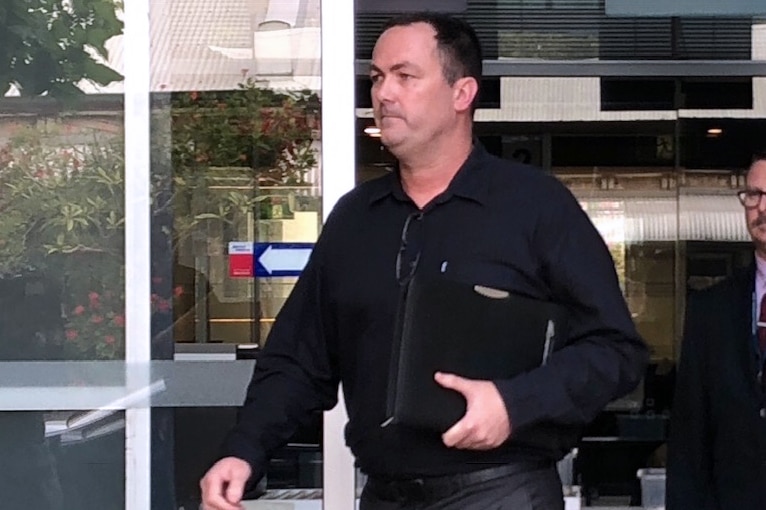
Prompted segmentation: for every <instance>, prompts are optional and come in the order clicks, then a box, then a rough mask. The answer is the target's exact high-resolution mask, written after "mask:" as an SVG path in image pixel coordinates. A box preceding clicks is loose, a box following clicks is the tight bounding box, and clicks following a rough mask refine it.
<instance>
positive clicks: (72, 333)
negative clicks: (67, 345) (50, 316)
mask: <svg viewBox="0 0 766 510" xmlns="http://www.w3.org/2000/svg"><path fill="white" fill-rule="evenodd" d="M78 336H79V334H78V333H77V330H76V329H67V330H66V339H67V340H69V341H70V342H71V341H72V340H76V339H77V337H78Z"/></svg>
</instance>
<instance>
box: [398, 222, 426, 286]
mask: <svg viewBox="0 0 766 510" xmlns="http://www.w3.org/2000/svg"><path fill="white" fill-rule="evenodd" d="M422 219H423V213H422V212H414V213H412V214H410V215H409V216H407V219H406V220H404V227H402V242H401V244H400V245H399V253H397V255H396V279H397V281H398V282H399V285H407V284H408V283H409V282H410V280H411V279H412V276H413V275H414V274H415V270H416V269H417V267H418V262H419V261H420V242H421V239H420V237H421V236H420V235H413V234H412V233H411V232H410V231H411V230H412V231H413V232H415V233H416V234H419V231H420V230H422V223H421V221H420V220H422ZM413 225H416V226H415V227H413Z"/></svg>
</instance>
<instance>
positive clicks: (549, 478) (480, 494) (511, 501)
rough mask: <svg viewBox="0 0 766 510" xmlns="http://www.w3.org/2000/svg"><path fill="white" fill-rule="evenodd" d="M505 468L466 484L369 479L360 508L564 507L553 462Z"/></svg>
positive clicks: (484, 509)
mask: <svg viewBox="0 0 766 510" xmlns="http://www.w3.org/2000/svg"><path fill="white" fill-rule="evenodd" d="M507 467H510V468H511V469H506V470H504V471H506V472H502V470H501V472H500V473H499V474H498V476H494V474H493V472H492V470H491V469H490V470H485V471H486V473H487V474H486V476H478V477H473V478H472V479H469V480H468V481H469V483H466V482H465V480H466V479H465V478H460V475H456V476H455V477H440V478H439V479H436V480H431V479H428V478H425V479H419V480H416V481H413V482H414V483H413V482H403V483H399V482H393V483H392V482H385V481H380V480H376V479H375V478H370V479H368V482H367V484H366V485H365V487H364V489H363V490H362V496H361V500H360V505H359V510H563V508H564V495H563V493H562V491H561V480H560V479H559V475H558V472H557V471H556V467H555V465H551V466H546V467H533V468H532V469H526V468H525V467H526V466H523V465H520V466H518V467H519V468H520V469H513V465H509V466H507ZM450 478H453V479H454V483H452V484H451V485H452V487H453V489H451V490H450V489H446V490H445V486H446V487H449V484H450V482H452V481H453V480H450ZM474 479H477V480H478V481H476V482H473V480H474ZM432 482H434V483H432ZM431 487H436V488H437V490H431Z"/></svg>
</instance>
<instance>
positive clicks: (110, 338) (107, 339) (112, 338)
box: [104, 335, 115, 345]
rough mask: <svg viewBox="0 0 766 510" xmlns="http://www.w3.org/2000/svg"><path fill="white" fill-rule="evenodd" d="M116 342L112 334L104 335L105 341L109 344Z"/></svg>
mask: <svg viewBox="0 0 766 510" xmlns="http://www.w3.org/2000/svg"><path fill="white" fill-rule="evenodd" d="M114 342H115V338H114V337H113V336H112V335H106V336H105V337H104V343H106V344H107V345H112V344H114Z"/></svg>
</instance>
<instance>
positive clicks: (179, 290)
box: [173, 285, 184, 298]
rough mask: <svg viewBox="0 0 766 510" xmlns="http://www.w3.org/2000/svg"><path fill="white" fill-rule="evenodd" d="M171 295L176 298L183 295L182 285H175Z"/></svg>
mask: <svg viewBox="0 0 766 510" xmlns="http://www.w3.org/2000/svg"><path fill="white" fill-rule="evenodd" d="M173 295H174V296H175V297H177V298H179V297H181V296H183V295H184V288H183V285H176V288H174V289H173Z"/></svg>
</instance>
